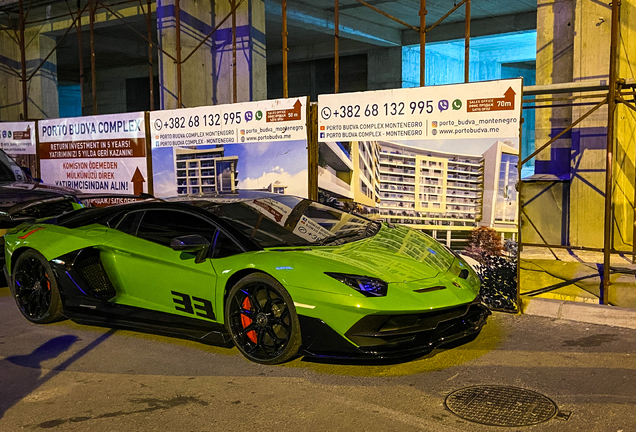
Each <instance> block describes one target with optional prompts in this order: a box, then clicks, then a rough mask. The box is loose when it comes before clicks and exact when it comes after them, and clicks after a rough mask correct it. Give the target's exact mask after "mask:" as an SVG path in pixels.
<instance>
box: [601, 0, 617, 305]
mask: <svg viewBox="0 0 636 432" xmlns="http://www.w3.org/2000/svg"><path fill="white" fill-rule="evenodd" d="M619 7H620V3H619V0H613V1H612V27H611V32H612V34H611V39H610V67H609V93H608V95H607V158H606V160H605V219H604V226H603V228H604V229H603V286H602V288H601V293H600V294H601V295H600V303H601V304H607V301H608V298H609V287H610V249H611V246H612V245H611V243H612V182H613V179H612V169H613V156H614V111H615V108H616V81H617V80H616V78H617V71H616V63H617V62H616V58H617V57H616V48H617V46H618V10H619V9H618V8H619Z"/></svg>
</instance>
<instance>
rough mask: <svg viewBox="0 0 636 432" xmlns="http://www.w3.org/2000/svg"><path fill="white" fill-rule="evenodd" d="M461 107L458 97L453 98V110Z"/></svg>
mask: <svg viewBox="0 0 636 432" xmlns="http://www.w3.org/2000/svg"><path fill="white" fill-rule="evenodd" d="M461 107H462V101H460V100H459V99H455V100H454V101H453V109H454V110H458V109H460V108H461Z"/></svg>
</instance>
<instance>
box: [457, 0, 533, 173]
mask: <svg viewBox="0 0 636 432" xmlns="http://www.w3.org/2000/svg"><path fill="white" fill-rule="evenodd" d="M465 19H466V30H465V32H464V82H469V81H470V0H466V18H465ZM519 178H521V177H519Z"/></svg>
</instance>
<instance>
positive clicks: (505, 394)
mask: <svg viewBox="0 0 636 432" xmlns="http://www.w3.org/2000/svg"><path fill="white" fill-rule="evenodd" d="M444 405H445V406H446V408H448V409H449V410H450V411H451V412H452V413H453V414H455V415H457V416H459V417H461V418H463V419H464V420H468V421H471V422H475V423H481V424H484V425H490V426H509V427H510V426H530V425H534V424H537V423H541V422H544V421H546V420H550V419H551V418H552V417H554V416H555V415H556V413H557V412H558V408H557V406H556V404H555V403H554V402H553V401H552V400H551V399H549V398H547V397H545V396H543V395H542V394H539V393H536V392H533V391H530V390H525V389H522V388H517V387H506V386H475V387H466V388H463V389H459V390H457V391H454V392H453V393H451V394H449V395H448V396H447V397H446V400H445V401H444Z"/></svg>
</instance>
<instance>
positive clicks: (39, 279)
mask: <svg viewBox="0 0 636 432" xmlns="http://www.w3.org/2000/svg"><path fill="white" fill-rule="evenodd" d="M5 256H6V265H5V275H6V277H7V281H10V287H11V291H12V294H13V296H14V297H15V300H16V302H17V305H18V307H19V309H20V311H21V312H22V314H23V315H24V316H25V317H26V318H27V319H28V320H29V321H32V322H34V323H49V322H52V321H56V320H59V319H62V318H64V317H66V318H71V319H72V320H74V321H77V322H80V323H85V324H91V325H102V326H110V327H118V328H132V329H137V330H142V331H146V332H155V333H161V334H168V335H174V336H179V337H185V338H190V339H194V340H200V341H205V342H208V343H213V344H220V345H223V346H231V345H232V344H233V345H236V347H237V348H238V349H239V350H240V351H241V353H242V354H244V355H245V357H247V358H248V359H250V360H252V361H255V362H258V363H263V364H276V363H281V362H284V361H287V360H289V359H291V358H292V357H294V356H297V355H308V356H314V357H332V358H392V357H407V356H408V357H410V356H416V355H419V354H424V353H426V352H428V351H430V350H432V349H433V348H435V347H437V346H439V345H441V344H443V343H446V342H450V341H455V340H458V339H462V338H469V337H471V336H476V334H477V333H478V332H479V331H480V330H481V328H482V326H483V325H484V324H485V322H486V317H487V316H488V315H489V314H490V312H489V311H488V309H487V308H485V307H484V306H482V304H481V302H480V298H479V295H478V294H479V279H478V277H477V275H476V274H475V273H474V272H473V270H472V269H471V268H470V267H469V266H468V265H467V264H466V263H465V262H464V261H463V260H462V259H461V258H459V257H458V256H457V255H455V254H454V253H453V252H452V251H450V250H449V249H446V247H444V246H442V245H441V244H440V243H438V242H437V241H435V240H433V239H432V238H431V237H429V236H427V235H426V234H423V233H421V232H419V231H415V230H413V229H410V228H406V227H402V226H393V225H390V224H386V223H381V222H377V221H373V220H370V219H367V218H365V217H362V216H359V215H356V214H351V213H347V212H343V211H340V210H338V209H335V208H331V207H327V206H324V205H321V204H318V203H316V202H313V201H310V200H306V199H302V198H298V197H294V196H289V195H273V194H270V195H268V196H264V195H263V194H261V195H253V197H251V198H246V197H245V196H243V197H242V198H227V197H226V198H207V197H205V198H194V197H192V198H190V197H188V198H182V199H180V200H165V201H164V200H146V201H142V202H137V203H132V204H123V205H117V206H111V207H104V208H97V207H95V208H84V209H80V210H76V211H73V212H70V213H66V214H64V215H61V216H58V217H57V218H53V219H48V220H44V221H37V222H35V221H33V222H32V223H31V224H29V223H25V224H23V225H21V226H20V227H17V228H15V229H14V230H13V231H11V232H9V233H8V234H6V236H5Z"/></svg>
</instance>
